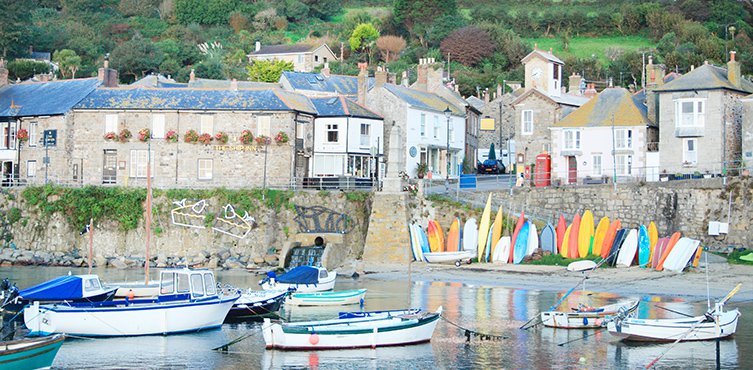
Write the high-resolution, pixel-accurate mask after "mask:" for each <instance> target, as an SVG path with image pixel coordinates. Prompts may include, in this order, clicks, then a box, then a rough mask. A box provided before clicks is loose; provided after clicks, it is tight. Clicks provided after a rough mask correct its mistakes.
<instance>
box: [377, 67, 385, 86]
mask: <svg viewBox="0 0 753 370" xmlns="http://www.w3.org/2000/svg"><path fill="white" fill-rule="evenodd" d="M385 83H387V71H385V70H384V67H377V70H376V72H374V88H375V89H378V88H381V87H383V86H384V84H385Z"/></svg>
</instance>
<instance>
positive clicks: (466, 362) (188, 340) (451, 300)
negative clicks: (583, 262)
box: [0, 267, 753, 369]
mask: <svg viewBox="0 0 753 370" xmlns="http://www.w3.org/2000/svg"><path fill="white" fill-rule="evenodd" d="M68 271H72V273H74V274H76V273H85V272H86V270H85V269H80V270H76V269H73V270H71V269H67V268H54V267H5V268H0V278H1V277H6V276H7V277H10V278H11V279H12V280H13V281H14V282H16V283H17V284H18V286H19V287H21V288H23V287H27V286H29V285H32V284H36V283H39V282H42V281H44V280H47V279H49V278H53V277H56V276H59V275H62V274H66V273H68ZM94 273H97V274H99V275H100V277H101V278H102V280H105V281H123V280H126V279H128V280H131V281H138V280H140V279H143V275H142V272H141V271H140V270H113V269H100V270H98V269H95V271H94ZM217 276H218V280H219V281H220V282H222V283H229V284H232V285H234V286H237V287H258V285H257V283H258V280H259V279H260V276H257V275H254V274H250V273H247V272H245V271H219V272H217ZM543 278H546V277H543ZM503 284H504V283H503V282H500V285H503ZM355 288H367V289H368V293H367V294H366V301H365V307H364V309H365V310H379V309H394V308H405V307H422V308H424V309H428V310H435V309H436V308H437V307H439V306H442V307H443V317H444V318H445V319H444V320H441V321H440V323H439V324H438V326H437V329H436V331H435V333H434V337H433V339H432V341H431V343H426V344H421V345H415V346H407V347H390V348H378V349H376V350H371V349H362V350H342V351H312V352H287V351H270V350H265V349H264V340H263V339H262V336H261V324H260V323H241V324H225V325H223V326H222V328H221V329H219V330H212V331H206V332H200V333H194V334H183V335H174V336H148V337H130V338H106V339H68V340H66V342H65V344H64V345H63V346H62V348H61V349H60V352H59V353H58V355H57V357H56V359H55V362H54V363H53V368H56V369H114V368H180V369H184V368H197V369H210V368H212V369H232V368H247V369H305V368H318V369H489V368H514V369H518V368H536V369H546V368H558V369H567V368H572V369H581V368H588V369H606V368H609V369H634V368H642V367H644V366H646V365H647V364H648V363H650V362H651V361H652V360H653V359H654V358H655V357H657V356H659V355H660V354H662V353H663V352H664V351H665V350H667V349H668V348H669V346H670V344H642V345H635V344H626V343H622V342H619V341H616V339H615V338H614V337H611V336H610V335H609V333H608V332H607V331H606V330H601V331H595V330H563V329H559V330H555V329H550V328H541V327H538V328H535V329H530V330H527V331H524V330H520V329H518V328H519V327H520V326H521V325H522V324H523V323H524V322H526V321H527V319H528V318H529V317H531V316H533V315H536V314H537V313H538V312H539V311H541V310H546V309H547V308H548V307H549V306H551V305H552V304H553V303H554V302H556V301H557V300H558V299H559V298H560V297H561V296H562V295H563V294H564V292H554V291H538V290H525V289H512V288H506V287H503V286H472V285H467V284H463V283H462V282H457V281H446V282H444V281H409V280H408V279H407V277H406V279H405V280H404V281H399V280H397V281H382V280H375V279H370V278H360V279H350V278H343V277H339V278H338V281H337V285H336V289H337V290H345V289H355ZM731 288H732V287H730V289H731ZM620 298H623V297H621V296H619V295H616V294H608V293H589V292H583V291H576V292H575V293H573V294H571V295H570V296H569V297H568V298H567V299H566V300H565V302H564V303H563V304H562V305H561V309H565V308H568V307H576V306H577V305H578V304H579V303H586V304H588V305H591V306H596V305H601V304H606V303H608V302H613V301H616V300H619V299H620ZM640 298H641V304H640V306H639V308H638V313H639V315H640V316H641V317H656V318H665V317H678V315H676V314H674V313H671V312H669V311H666V310H662V309H659V308H658V307H657V306H661V307H665V308H668V309H671V310H675V311H680V312H685V313H688V314H701V313H702V312H704V311H705V309H706V300H705V297H704V298H700V297H699V298H692V299H684V298H678V297H660V296H650V295H646V296H642V297H640ZM735 307H737V308H739V309H740V310H741V312H742V317H741V318H740V322H739V325H738V329H737V335H736V336H735V337H734V338H732V339H728V340H724V341H721V343H720V357H721V367H722V368H748V369H750V368H753V358H752V357H751V356H749V355H745V354H746V353H751V351H753V304H751V303H749V302H748V303H740V304H735V303H734V299H733V300H732V303H731V304H729V305H728V308H729V309H732V308H735ZM347 309H349V310H358V309H359V308H358V307H357V306H350V307H348V308H347ZM342 310H343V308H342V307H335V308H311V307H302V308H299V307H292V306H288V307H285V308H284V309H283V311H282V312H281V316H282V317H283V318H284V319H286V320H293V321H295V320H308V319H318V318H331V317H333V316H336V315H337V312H338V311H342ZM20 326H22V325H20ZM458 326H459V327H462V328H467V329H470V330H472V331H476V332H479V333H484V334H490V335H494V336H500V337H502V338H496V339H495V340H492V339H484V338H481V337H478V336H474V337H472V338H471V340H470V342H469V343H467V342H466V337H465V334H464V333H465V332H464V330H461V329H459V328H458ZM17 333H18V334H23V330H22V329H19V330H18V332H17ZM249 333H254V334H252V335H251V336H250V337H248V338H247V339H245V340H243V341H241V342H239V343H237V344H234V345H232V346H230V348H229V351H228V352H227V353H223V352H219V351H214V350H212V348H215V347H218V346H221V345H223V344H225V343H227V342H230V341H231V340H233V339H236V338H238V337H241V336H243V335H246V334H249ZM566 342H570V343H567V344H564V345H559V344H563V343H566ZM715 366H716V351H715V344H714V343H713V342H694V343H680V344H678V345H676V346H675V347H673V348H672V349H671V350H669V351H668V352H667V353H666V355H665V356H664V357H663V358H662V360H661V361H660V362H659V363H658V367H660V368H682V369H690V368H698V369H708V368H714V367H715Z"/></svg>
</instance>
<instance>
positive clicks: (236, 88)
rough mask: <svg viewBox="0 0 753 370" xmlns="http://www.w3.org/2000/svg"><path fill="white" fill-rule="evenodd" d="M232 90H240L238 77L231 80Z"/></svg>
mask: <svg viewBox="0 0 753 370" xmlns="http://www.w3.org/2000/svg"><path fill="white" fill-rule="evenodd" d="M230 90H233V91H238V80H236V79H232V80H230Z"/></svg>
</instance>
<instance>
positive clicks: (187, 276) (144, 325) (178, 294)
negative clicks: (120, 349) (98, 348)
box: [24, 269, 239, 336]
mask: <svg viewBox="0 0 753 370" xmlns="http://www.w3.org/2000/svg"><path fill="white" fill-rule="evenodd" d="M238 297H239V295H238V294H234V295H232V296H225V295H222V296H220V295H218V293H217V284H216V281H215V279H214V273H213V272H212V271H209V270H191V269H171V270H163V271H161V273H160V295H159V296H158V297H157V298H155V299H134V300H130V299H125V300H118V301H105V302H87V303H67V302H66V303H61V304H50V305H40V304H39V302H34V304H33V305H31V306H30V307H26V308H25V309H24V322H25V324H26V327H27V328H28V329H29V331H30V333H29V335H48V334H52V333H67V334H72V335H78V336H134V335H154V334H163V335H165V334H174V333H184V332H193V331H199V330H205V329H212V328H217V327H219V326H220V325H222V322H223V320H224V319H225V316H226V315H227V313H228V311H229V310H230V307H231V306H232V305H233V302H235V301H236V300H237V299H238Z"/></svg>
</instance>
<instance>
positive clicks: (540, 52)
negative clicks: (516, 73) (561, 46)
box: [520, 49, 565, 64]
mask: <svg viewBox="0 0 753 370" xmlns="http://www.w3.org/2000/svg"><path fill="white" fill-rule="evenodd" d="M534 56H540V57H542V58H544V59H546V60H548V61H550V62H554V63H557V64H565V62H563V61H562V59H560V58H557V57H556V56H554V54H552V53H550V52H548V51H544V50H539V49H533V51H532V52H530V53H528V55H526V56H524V57H523V59H521V60H520V61H521V62H523V63H526V62H528V61H529V60H530V59H531V58H533V57H534Z"/></svg>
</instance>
